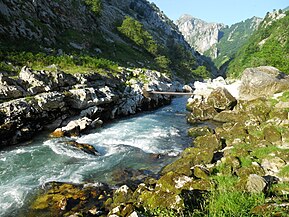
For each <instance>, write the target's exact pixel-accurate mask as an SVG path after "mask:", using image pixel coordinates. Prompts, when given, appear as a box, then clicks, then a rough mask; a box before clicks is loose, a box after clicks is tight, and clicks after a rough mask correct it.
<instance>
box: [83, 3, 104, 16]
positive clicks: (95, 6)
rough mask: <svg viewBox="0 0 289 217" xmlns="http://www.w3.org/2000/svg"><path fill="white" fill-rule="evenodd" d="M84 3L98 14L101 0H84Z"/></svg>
mask: <svg viewBox="0 0 289 217" xmlns="http://www.w3.org/2000/svg"><path fill="white" fill-rule="evenodd" d="M85 3H86V4H87V5H89V6H90V7H91V10H92V11H93V12H94V13H95V14H96V15H99V14H100V12H101V9H102V3H101V0H85Z"/></svg>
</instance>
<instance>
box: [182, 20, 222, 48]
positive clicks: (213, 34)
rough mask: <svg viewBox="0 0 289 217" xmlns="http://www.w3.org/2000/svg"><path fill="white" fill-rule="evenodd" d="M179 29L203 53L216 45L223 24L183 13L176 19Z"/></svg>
mask: <svg viewBox="0 0 289 217" xmlns="http://www.w3.org/2000/svg"><path fill="white" fill-rule="evenodd" d="M176 23H177V25H178V26H179V29H180V31H181V32H182V33H183V35H184V36H185V39H186V40H187V41H188V42H189V43H190V44H191V45H192V46H193V47H195V48H196V50H197V51H199V52H200V53H204V52H205V51H207V50H209V49H210V48H211V47H212V46H214V45H216V44H217V43H218V42H219V39H220V38H221V35H222V32H221V29H222V28H225V25H224V24H220V23H207V22H205V21H203V20H200V19H197V18H194V17H192V16H190V15H183V16H182V17H181V18H180V19H179V20H177V22H176Z"/></svg>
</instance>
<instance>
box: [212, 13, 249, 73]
mask: <svg viewBox="0 0 289 217" xmlns="http://www.w3.org/2000/svg"><path fill="white" fill-rule="evenodd" d="M252 24H254V18H251V19H247V20H245V21H243V22H240V23H236V24H234V25H232V26H230V28H225V29H222V30H221V31H223V37H222V38H221V40H220V42H219V43H218V44H217V49H218V52H219V53H218V57H217V58H216V59H215V60H214V62H215V64H216V66H217V67H218V68H219V67H221V66H222V65H223V64H224V63H225V62H226V61H228V60H230V59H231V58H233V57H234V55H235V54H236V52H237V51H238V50H239V49H240V47H242V46H243V45H244V44H245V43H246V42H247V41H248V39H249V38H250V36H251V35H252V34H253V32H254V31H255V29H254V28H252Z"/></svg>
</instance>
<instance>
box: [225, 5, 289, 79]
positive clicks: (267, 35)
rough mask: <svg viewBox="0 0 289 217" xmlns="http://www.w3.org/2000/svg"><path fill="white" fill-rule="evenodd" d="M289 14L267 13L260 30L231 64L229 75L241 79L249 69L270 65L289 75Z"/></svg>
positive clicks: (280, 12)
mask: <svg viewBox="0 0 289 217" xmlns="http://www.w3.org/2000/svg"><path fill="white" fill-rule="evenodd" d="M288 26H289V12H288V11H286V12H282V10H279V11H274V12H273V13H267V15H266V17H265V18H264V20H263V21H262V23H261V24H260V26H259V28H258V30H257V31H256V32H255V33H254V34H253V36H252V37H251V38H250V39H249V40H248V42H247V43H246V44H245V45H244V46H243V47H242V48H241V49H240V50H239V51H238V53H237V54H236V56H235V58H234V59H233V60H232V62H231V63H230V64H229V67H228V75H229V76H231V77H239V76H240V75H241V73H242V72H243V70H244V69H245V68H248V67H256V66H263V65H269V66H274V67H276V68H278V69H280V70H281V71H283V72H285V73H289V39H288V35H289V28H288Z"/></svg>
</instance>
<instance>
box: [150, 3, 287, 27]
mask: <svg viewBox="0 0 289 217" xmlns="http://www.w3.org/2000/svg"><path fill="white" fill-rule="evenodd" d="M149 1H150V2H154V3H155V4H156V5H157V6H158V7H159V8H160V10H161V11H163V12H164V13H165V14H166V15H167V16H168V17H169V18H170V19H172V20H174V21H175V20H177V19H178V18H179V17H180V16H181V15H183V14H190V15H192V16H193V17H196V18H199V19H202V20H204V21H207V22H215V23H224V24H226V25H232V24H234V23H237V22H240V21H243V20H246V19H248V18H251V17H253V16H257V17H261V18H264V17H265V15H266V13H267V12H271V11H273V9H284V8H286V7H287V6H289V1H288V0H149Z"/></svg>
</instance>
